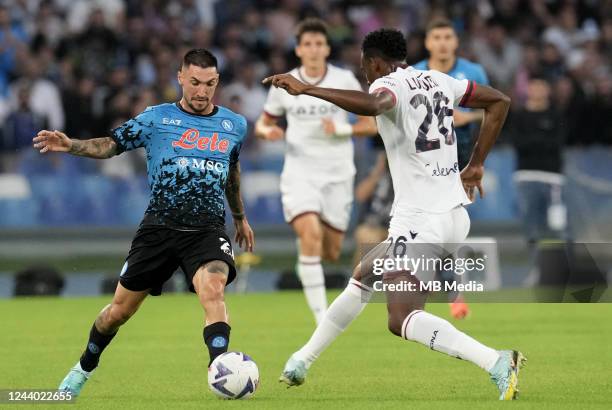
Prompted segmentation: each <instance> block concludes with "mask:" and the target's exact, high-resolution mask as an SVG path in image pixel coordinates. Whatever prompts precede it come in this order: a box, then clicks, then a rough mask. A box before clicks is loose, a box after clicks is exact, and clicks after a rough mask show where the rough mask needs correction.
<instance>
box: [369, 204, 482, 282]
mask: <svg viewBox="0 0 612 410" xmlns="http://www.w3.org/2000/svg"><path fill="white" fill-rule="evenodd" d="M469 230H470V217H469V215H468V213H467V211H466V209H465V208H464V207H463V206H458V207H456V208H454V209H451V210H450V211H448V212H445V213H428V212H403V213H401V212H399V213H398V212H396V213H395V214H394V215H393V217H392V218H391V222H390V224H389V234H388V237H387V239H386V240H385V241H383V242H381V243H380V244H378V245H377V246H376V247H375V248H374V249H372V251H370V252H369V253H368V254H367V255H366V256H365V257H364V258H363V261H362V263H365V265H366V269H365V271H362V272H364V273H365V272H368V271H369V270H370V269H371V266H373V265H372V264H373V263H374V261H375V260H378V263H379V267H380V266H383V264H382V262H380V261H381V259H394V260H397V258H398V257H399V258H400V259H403V258H404V256H405V257H407V258H408V259H411V261H410V262H408V263H409V265H408V266H409V268H406V267H405V266H404V263H405V262H403V261H402V262H396V263H393V264H391V265H390V266H389V267H385V269H384V271H385V272H397V271H406V270H409V271H411V272H413V274H414V275H415V276H416V277H417V278H418V279H419V280H421V281H424V282H426V281H430V280H433V279H434V277H435V275H436V273H437V269H436V267H435V264H434V262H431V264H429V265H426V264H425V259H431V260H432V261H433V260H436V259H440V260H443V259H445V258H446V257H447V256H449V255H450V254H452V253H453V252H455V251H456V250H457V248H458V247H459V246H460V245H461V243H462V242H463V241H464V240H465V238H467V235H468V233H469ZM418 259H421V265H415V264H414V262H415V261H416V260H418ZM398 263H399V264H400V266H399V267H398V266H396V265H398ZM415 266H420V267H421V268H417V269H411V268H410V267H415ZM368 273H369V272H368ZM378 274H380V273H378ZM374 279H376V278H374Z"/></svg>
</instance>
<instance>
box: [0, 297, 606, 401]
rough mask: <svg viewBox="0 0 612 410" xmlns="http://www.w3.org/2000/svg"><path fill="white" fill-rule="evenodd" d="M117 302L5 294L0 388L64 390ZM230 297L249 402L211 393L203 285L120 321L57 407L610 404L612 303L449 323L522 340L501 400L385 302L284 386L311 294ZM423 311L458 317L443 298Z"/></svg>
mask: <svg viewBox="0 0 612 410" xmlns="http://www.w3.org/2000/svg"><path fill="white" fill-rule="evenodd" d="M332 296H335V293H334V294H333V295H332V294H330V298H331V297H332ZM109 300H110V298H109V297H100V298H63V299H62V298H42V299H12V300H2V301H0V318H1V319H0V323H1V324H2V326H1V336H0V369H1V371H0V389H17V388H21V389H25V388H30V389H35V388H36V389H51V388H55V387H57V385H58V384H59V382H60V381H61V379H62V378H63V376H64V375H65V373H66V372H67V371H68V369H69V368H70V367H71V366H72V365H73V364H74V363H75V362H76V360H77V359H78V357H79V356H80V354H81V351H82V349H83V348H84V346H85V342H86V337H87V333H88V331H89V328H90V326H91V324H92V322H93V320H94V318H95V316H96V315H97V313H98V312H99V311H100V309H101V308H102V307H103V306H104V305H105V304H106V303H108V301H109ZM227 302H228V306H229V309H230V315H231V325H232V337H231V343H230V347H231V350H241V351H244V352H246V353H248V354H250V355H251V356H252V357H253V358H254V360H255V361H256V362H257V363H258V365H259V369H260V373H261V384H260V386H259V390H258V391H257V393H256V394H255V396H254V397H253V398H252V399H251V400H244V401H224V400H220V399H217V398H216V397H215V396H213V395H212V393H210V392H209V391H208V388H207V385H206V377H207V371H206V364H207V352H206V348H205V346H204V344H203V342H202V336H201V333H202V320H203V314H202V311H201V308H200V306H199V304H198V301H197V299H196V297H195V296H194V295H167V296H166V295H164V296H162V297H158V298H149V299H147V300H146V301H145V303H144V305H143V306H142V308H141V310H140V311H139V312H138V313H137V314H136V316H134V317H133V318H132V320H131V321H130V322H128V323H127V324H126V325H125V326H124V327H123V328H122V329H121V330H120V332H119V334H118V335H117V337H116V338H115V340H114V341H113V343H112V344H111V345H110V347H109V348H108V349H107V350H106V351H105V353H104V355H103V356H102V360H101V366H100V367H99V368H98V369H97V370H96V373H95V374H94V376H93V377H92V379H91V380H90V381H89V382H88V384H87V385H86V386H85V388H84V390H83V392H82V395H81V397H80V398H79V399H78V401H77V403H76V404H70V405H53V406H52V408H53V409H60V408H72V409H74V408H86V409H98V408H100V409H103V408H108V409H110V408H112V409H140V408H142V409H145V408H146V409H152V408H164V409H168V408H194V409H195V408H199V409H217V408H220V409H221V408H222V409H233V408H241V409H277V408H278V409H281V408H282V409H286V408H299V409H309V408H313V409H315V408H316V409H321V408H324V409H339V408H342V407H346V408H350V409H379V408H389V409H394V408H410V409H414V408H423V409H438V408H439V409H445V410H447V409H449V408H453V409H454V408H470V409H473V408H486V409H489V408H498V407H499V406H512V407H513V408H521V409H523V408H530V409H543V408H546V409H548V408H550V409H559V408H576V409H592V408H608V409H609V408H611V407H612V404H611V403H612V342H611V341H612V304H582V305H579V304H474V305H472V316H471V317H470V318H469V319H468V320H465V321H454V320H451V321H452V322H453V323H454V324H455V325H457V326H458V327H459V328H460V329H462V330H464V331H466V332H467V333H468V334H470V335H472V336H474V337H476V338H477V339H479V340H480V341H482V342H483V343H485V344H488V345H490V346H493V347H496V348H519V349H521V350H522V351H523V352H524V353H525V355H526V356H527V357H528V359H529V362H528V363H527V366H526V367H525V368H524V369H523V370H524V371H523V372H522V373H521V380H520V388H521V397H520V398H519V400H518V401H517V402H514V403H498V402H497V401H496V399H497V392H496V389H495V387H494V386H493V384H492V383H490V381H489V380H488V375H486V374H485V373H484V372H483V371H481V370H480V369H479V368H477V367H476V366H474V365H472V364H470V363H467V362H463V361H460V360H456V359H453V358H450V357H447V356H445V355H443V354H440V353H437V352H433V351H430V350H429V349H427V348H425V347H424V346H421V345H418V344H416V343H412V342H406V341H402V340H401V339H399V338H397V337H394V336H392V335H391V334H390V333H389V332H388V331H387V330H386V309H385V306H384V305H382V304H372V305H371V306H369V307H368V308H367V309H366V310H365V311H364V313H363V314H362V316H361V317H359V318H358V319H357V320H356V321H355V323H353V325H352V326H351V327H350V328H349V329H348V330H347V331H346V332H345V333H344V334H343V335H341V337H340V338H339V339H338V340H337V341H336V342H335V343H334V344H333V345H332V346H331V347H330V348H329V349H328V350H327V351H326V352H325V353H324V354H323V355H322V357H321V358H320V359H319V361H318V362H317V363H316V364H315V365H314V366H313V367H312V368H311V370H310V373H309V378H308V380H307V382H306V384H305V385H303V386H301V387H298V388H291V389H287V388H285V385H281V384H279V383H278V382H277V380H278V375H279V373H280V370H281V369H282V367H283V364H284V363H285V360H286V359H287V357H288V356H289V355H290V353H292V352H293V351H294V350H296V349H297V348H298V347H300V346H301V345H302V344H303V343H304V342H305V341H306V339H307V337H308V336H309V335H310V333H311V332H312V330H313V326H314V324H313V320H312V318H311V315H310V312H309V311H308V309H307V307H306V304H305V302H304V299H303V296H302V294H301V293H299V292H283V293H274V294H249V295H233V294H232V295H228V297H227ZM428 309H429V310H430V311H432V312H433V313H436V314H438V315H441V316H443V317H445V318H448V316H449V315H448V308H447V306H446V305H445V304H431V305H430V306H429V307H428ZM0 407H4V408H9V407H10V408H16V407H15V406H14V405H13V406H9V405H6V404H5V405H2V404H0ZM18 407H19V408H20V409H21V408H29V407H31V408H36V409H41V408H44V407H48V406H45V405H32V406H27V405H20V406H18ZM506 408H509V407H506Z"/></svg>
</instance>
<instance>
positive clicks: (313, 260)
mask: <svg viewBox="0 0 612 410" xmlns="http://www.w3.org/2000/svg"><path fill="white" fill-rule="evenodd" d="M297 275H298V277H299V278H300V281H301V282H302V287H303V288H304V296H306V302H307V303H308V307H310V310H312V314H313V315H314V317H315V321H316V322H317V324H319V323H320V322H321V319H322V318H323V315H324V314H325V310H327V295H326V294H325V276H324V275H323V266H321V257H320V256H304V255H300V256H299V258H298V264H297Z"/></svg>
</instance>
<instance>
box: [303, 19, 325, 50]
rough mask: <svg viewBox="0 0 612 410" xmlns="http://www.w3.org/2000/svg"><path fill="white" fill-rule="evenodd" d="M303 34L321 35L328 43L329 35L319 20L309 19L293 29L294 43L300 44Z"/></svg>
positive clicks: (322, 22)
mask: <svg viewBox="0 0 612 410" xmlns="http://www.w3.org/2000/svg"><path fill="white" fill-rule="evenodd" d="M304 33H321V34H323V35H324V36H325V39H326V40H327V42H328V43H329V34H328V33H327V24H325V22H324V21H323V20H321V19H318V18H315V17H309V18H307V19H304V20H302V21H301V22H300V24H298V26H297V28H296V29H295V41H296V42H297V43H298V44H300V40H301V39H302V35H303V34H304Z"/></svg>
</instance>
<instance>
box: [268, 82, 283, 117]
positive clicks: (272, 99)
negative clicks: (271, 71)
mask: <svg viewBox="0 0 612 410" xmlns="http://www.w3.org/2000/svg"><path fill="white" fill-rule="evenodd" d="M283 93H285V90H283V89H280V88H277V87H270V91H269V92H268V98H266V103H265V104H264V112H265V113H266V114H268V115H270V116H272V117H281V116H283V115H284V114H285V105H284V104H283Z"/></svg>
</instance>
